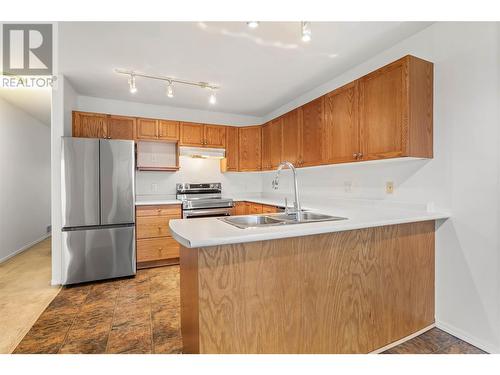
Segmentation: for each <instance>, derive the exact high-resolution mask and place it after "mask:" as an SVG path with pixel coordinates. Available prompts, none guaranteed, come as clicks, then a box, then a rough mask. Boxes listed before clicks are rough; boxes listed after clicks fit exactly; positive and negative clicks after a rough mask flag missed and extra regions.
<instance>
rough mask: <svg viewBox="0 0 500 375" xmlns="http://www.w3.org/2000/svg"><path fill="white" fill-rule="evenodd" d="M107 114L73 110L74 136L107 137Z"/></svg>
mask: <svg viewBox="0 0 500 375" xmlns="http://www.w3.org/2000/svg"><path fill="white" fill-rule="evenodd" d="M107 121H108V118H107V115H105V114H102V113H87V112H76V111H74V112H73V137H81V138H106V137H107Z"/></svg>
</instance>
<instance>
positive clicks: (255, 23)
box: [247, 21, 259, 29]
mask: <svg viewBox="0 0 500 375" xmlns="http://www.w3.org/2000/svg"><path fill="white" fill-rule="evenodd" d="M247 26H248V27H249V28H251V29H256V28H257V27H259V22H258V21H250V22H247Z"/></svg>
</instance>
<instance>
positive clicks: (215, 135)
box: [203, 125, 226, 148]
mask: <svg viewBox="0 0 500 375" xmlns="http://www.w3.org/2000/svg"><path fill="white" fill-rule="evenodd" d="M203 128H204V141H203V142H204V143H203V144H204V146H205V147H213V148H224V147H226V127H225V126H220V125H204V126H203Z"/></svg>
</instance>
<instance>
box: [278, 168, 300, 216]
mask: <svg viewBox="0 0 500 375" xmlns="http://www.w3.org/2000/svg"><path fill="white" fill-rule="evenodd" d="M284 167H288V168H289V169H291V170H292V172H293V183H294V194H295V202H293V208H294V210H293V211H292V212H289V211H288V202H287V199H286V198H285V212H286V213H287V214H288V213H293V214H295V215H296V216H297V220H299V219H300V212H301V208H300V200H299V188H298V185H297V171H296V170H295V167H294V166H293V164H292V163H290V162H289V161H282V162H281V163H280V165H279V166H278V170H277V171H276V175H275V176H274V179H273V182H272V185H273V189H274V190H277V189H278V186H279V176H280V171H281V170H282V169H283V168H284Z"/></svg>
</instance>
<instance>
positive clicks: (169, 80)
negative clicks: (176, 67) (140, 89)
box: [115, 69, 219, 90]
mask: <svg viewBox="0 0 500 375" xmlns="http://www.w3.org/2000/svg"><path fill="white" fill-rule="evenodd" d="M115 73H118V74H124V75H127V76H129V77H143V78H149V79H156V80H158V81H165V82H167V83H168V84H170V85H171V84H172V83H180V84H182V85H189V86H197V87H201V88H202V89H211V90H217V89H218V88H219V87H218V86H215V85H212V84H210V83H208V82H193V81H186V80H184V79H176V78H172V77H166V76H158V75H152V74H145V73H139V72H134V71H130V70H122V69H115Z"/></svg>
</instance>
